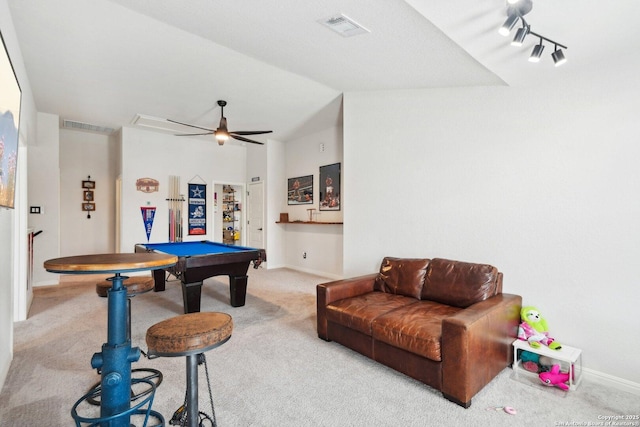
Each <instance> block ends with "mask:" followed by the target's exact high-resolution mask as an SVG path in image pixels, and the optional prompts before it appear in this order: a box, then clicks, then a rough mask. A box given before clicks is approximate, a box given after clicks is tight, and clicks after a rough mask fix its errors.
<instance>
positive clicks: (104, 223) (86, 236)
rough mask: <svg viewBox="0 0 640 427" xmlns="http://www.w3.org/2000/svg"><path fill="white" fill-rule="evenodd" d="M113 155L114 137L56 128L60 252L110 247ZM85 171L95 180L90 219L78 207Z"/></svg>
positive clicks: (81, 252)
mask: <svg viewBox="0 0 640 427" xmlns="http://www.w3.org/2000/svg"><path fill="white" fill-rule="evenodd" d="M115 156H116V144H115V141H114V140H112V139H111V138H110V137H109V136H107V135H103V134H97V133H91V132H81V131H76V130H66V129H61V130H60V256H72V255H84V254H100V253H108V252H113V251H114V248H115V242H114V238H115V234H114V227H115V203H114V201H115V179H116V173H115V170H116V169H115V168H116V161H115ZM88 175H90V176H91V180H92V181H95V183H96V184H95V185H96V188H95V191H94V192H93V194H94V198H95V204H96V210H95V211H94V212H91V218H90V219H89V218H87V212H84V211H82V210H81V203H82V202H83V189H82V186H81V183H82V181H84V180H87V176H88ZM77 236H82V238H81V239H78V238H77Z"/></svg>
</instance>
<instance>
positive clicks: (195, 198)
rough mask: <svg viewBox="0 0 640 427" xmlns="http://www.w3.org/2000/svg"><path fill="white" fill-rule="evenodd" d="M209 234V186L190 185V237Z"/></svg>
mask: <svg viewBox="0 0 640 427" xmlns="http://www.w3.org/2000/svg"><path fill="white" fill-rule="evenodd" d="M201 234H207V186H206V185H205V184H189V235H190V236H192V235H201Z"/></svg>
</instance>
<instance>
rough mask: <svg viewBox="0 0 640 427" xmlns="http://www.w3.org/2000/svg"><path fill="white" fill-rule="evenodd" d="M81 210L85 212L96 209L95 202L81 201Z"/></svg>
mask: <svg viewBox="0 0 640 427" xmlns="http://www.w3.org/2000/svg"><path fill="white" fill-rule="evenodd" d="M82 210H83V211H86V212H90V211H95V210H96V204H95V203H88V202H86V203H83V204H82Z"/></svg>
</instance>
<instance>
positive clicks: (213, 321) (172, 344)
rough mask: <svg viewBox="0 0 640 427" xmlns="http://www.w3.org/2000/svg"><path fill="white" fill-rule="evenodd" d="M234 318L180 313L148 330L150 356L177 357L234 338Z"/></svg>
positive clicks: (209, 347) (203, 349)
mask: <svg viewBox="0 0 640 427" xmlns="http://www.w3.org/2000/svg"><path fill="white" fill-rule="evenodd" d="M232 331H233V320H232V319H231V316H229V315H228V314H226V313H216V312H204V313H202V312H201V313H189V314H181V315H179V316H176V317H172V318H169V319H166V320H163V321H162V322H158V323H156V324H155V325H153V326H151V327H150V328H149V329H148V330H147V338H146V340H147V346H148V353H149V356H153V357H157V356H163V357H174V356H186V355H191V354H198V353H204V352H205V351H208V350H211V349H212V348H215V347H217V346H219V345H222V344H224V343H225V342H227V341H228V340H229V338H231V332H232Z"/></svg>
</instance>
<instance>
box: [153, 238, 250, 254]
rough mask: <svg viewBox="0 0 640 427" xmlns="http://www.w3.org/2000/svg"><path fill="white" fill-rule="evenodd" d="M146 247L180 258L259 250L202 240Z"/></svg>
mask: <svg viewBox="0 0 640 427" xmlns="http://www.w3.org/2000/svg"><path fill="white" fill-rule="evenodd" d="M144 246H146V247H147V249H151V250H154V251H159V252H164V253H167V254H171V255H175V256H179V257H187V256H196V255H212V254H224V253H231V252H242V251H255V250H257V249H255V248H249V247H245V246H235V245H226V244H224V243H218V242H211V241H208V240H202V241H200V242H172V243H147V244H145V245H144Z"/></svg>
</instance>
